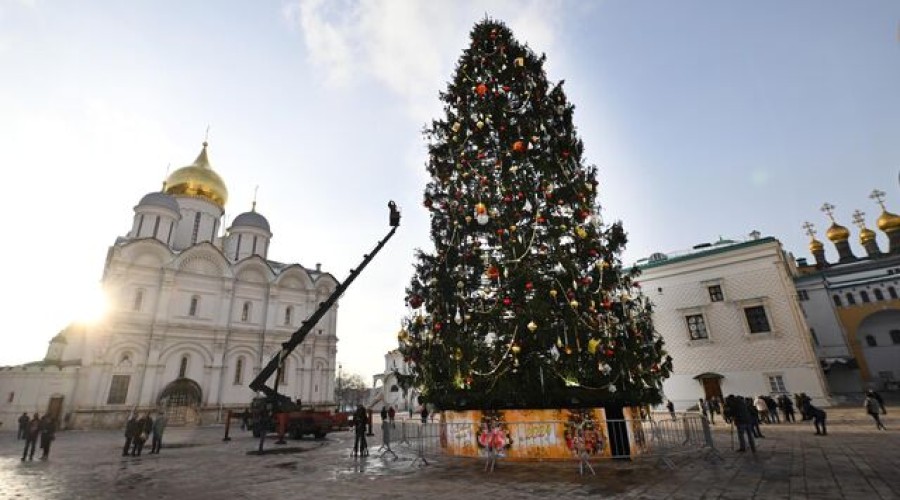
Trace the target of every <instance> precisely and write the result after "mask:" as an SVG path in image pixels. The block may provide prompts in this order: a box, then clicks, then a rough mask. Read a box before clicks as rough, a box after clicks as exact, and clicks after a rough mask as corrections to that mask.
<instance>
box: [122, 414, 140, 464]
mask: <svg viewBox="0 0 900 500" xmlns="http://www.w3.org/2000/svg"><path fill="white" fill-rule="evenodd" d="M137 435H138V424H137V415H135V414H134V413H132V414H131V417H129V418H128V421H127V422H125V446H124V447H123V448H122V456H123V457H127V456H128V455H129V454H131V445H132V443H133V442H134V438H135V436H137Z"/></svg>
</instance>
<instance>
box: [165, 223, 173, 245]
mask: <svg viewBox="0 0 900 500" xmlns="http://www.w3.org/2000/svg"><path fill="white" fill-rule="evenodd" d="M173 229H175V223H174V222H169V236H168V237H166V245H170V244H172V230H173Z"/></svg>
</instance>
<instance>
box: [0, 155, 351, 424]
mask: <svg viewBox="0 0 900 500" xmlns="http://www.w3.org/2000/svg"><path fill="white" fill-rule="evenodd" d="M227 198H228V191H227V188H226V186H225V184H224V182H223V181H222V179H221V178H220V177H219V175H218V174H217V173H216V172H215V171H214V170H213V169H212V167H211V166H210V163H209V159H208V156H207V144H206V143H204V144H203V149H202V150H201V152H200V154H199V155H198V156H197V159H196V160H195V161H194V162H193V163H192V164H190V165H188V166H185V167H183V168H180V169H178V170H176V171H174V172H173V173H172V174H171V175H169V177H168V178H167V179H166V182H165V184H164V186H163V190H162V191H160V192H152V193H149V194H147V195H146V196H144V197H143V198H142V199H141V200H140V202H139V203H138V204H137V205H136V206H135V207H134V219H133V223H132V226H131V229H130V231H128V233H127V234H126V235H125V236H124V237H119V238H118V239H117V240H116V242H115V243H114V244H113V245H112V246H111V247H110V249H109V251H108V253H107V256H106V264H105V266H104V269H103V276H102V286H103V289H104V292H105V294H106V296H107V297H108V298H109V299H110V301H111V303H110V308H109V311H108V313H107V314H106V316H105V317H104V318H103V319H102V320H101V321H99V322H97V323H95V324H92V325H72V326H70V327H68V328H66V329H65V330H63V331H62V332H60V333H59V334H58V335H57V336H56V337H54V338H53V339H52V340H51V341H50V346H49V348H48V350H47V355H46V357H45V359H44V360H42V361H38V362H34V363H28V364H26V365H22V366H14V367H2V368H0V394H2V395H3V397H4V399H5V403H6V404H4V405H3V406H2V409H0V421H2V423H3V428H4V429H14V428H15V427H16V424H15V420H16V418H17V417H18V416H19V415H21V413H22V412H28V413H29V414H30V413H34V412H39V413H41V414H44V413H45V412H49V413H52V414H54V415H55V416H56V417H57V418H58V419H59V421H60V422H61V425H62V427H63V428H101V427H116V426H121V425H122V424H123V422H124V420H125V419H126V418H127V416H128V415H129V414H130V413H131V412H133V411H138V412H142V411H148V410H157V409H160V410H163V411H166V412H167V414H168V415H169V418H170V422H172V423H174V424H179V423H181V424H195V423H209V422H214V421H221V420H222V419H223V418H224V416H225V411H226V410H228V409H234V408H244V407H246V406H247V405H248V404H249V402H250V400H251V398H252V397H253V396H254V393H253V392H252V391H251V390H250V389H249V388H248V387H247V386H248V384H249V382H250V381H251V380H252V379H253V377H254V376H255V375H256V373H258V372H259V371H260V370H261V368H262V366H264V365H265V364H266V363H267V362H268V361H269V359H270V358H271V357H272V356H273V355H274V354H275V353H276V352H278V350H279V349H280V347H281V344H282V343H283V342H285V341H287V340H288V339H289V338H290V336H291V334H292V333H293V332H294V331H296V330H297V329H298V328H299V327H300V325H301V324H302V322H303V320H304V319H305V318H307V317H308V316H310V315H311V314H312V313H313V312H314V311H315V310H316V308H317V307H318V304H319V303H320V302H323V301H325V300H326V299H327V298H328V297H329V295H331V293H332V292H333V291H334V290H335V289H336V288H337V286H338V282H337V281H336V280H335V279H334V277H333V276H331V275H330V274H328V273H326V272H323V271H322V270H321V269H320V266H319V265H316V266H315V268H314V269H308V268H306V267H303V266H301V265H299V264H287V263H281V262H276V261H273V260H270V259H269V258H268V252H269V245H270V242H271V239H272V232H271V229H270V227H269V222H268V220H266V218H265V217H263V216H262V215H261V214H259V213H258V212H256V210H255V208H256V207H255V202H254V204H253V208H252V209H251V210H250V211H249V212H245V213H242V214H240V215H238V216H237V217H235V218H234V220H233V221H232V223H231V224H230V226H229V227H227V228H226V229H225V230H224V231H223V230H222V221H223V216H224V210H225V203H226V202H227ZM337 310H338V306H337V304H335V305H334V306H333V307H332V309H331V310H330V311H329V312H328V313H327V314H326V315H325V316H324V317H323V318H322V319H321V320H320V321H319V323H318V324H317V325H316V327H315V328H314V329H313V330H312V332H311V333H310V335H309V336H308V337H307V338H306V340H305V341H304V342H303V343H302V344H301V345H300V346H299V347H298V348H297V349H296V350H294V352H293V353H292V354H291V355H290V356H289V357H288V358H286V359H285V361H284V365H283V366H284V368H283V370H282V371H281V372H279V375H278V376H279V377H280V379H279V381H278V382H279V392H281V393H282V394H285V395H287V396H290V397H291V398H292V399H296V398H301V399H302V401H303V402H304V404H331V403H332V402H333V400H334V383H335V366H336V364H335V359H336V353H337V337H336V335H335V332H336V323H337ZM271 383H274V380H273V381H270V385H271Z"/></svg>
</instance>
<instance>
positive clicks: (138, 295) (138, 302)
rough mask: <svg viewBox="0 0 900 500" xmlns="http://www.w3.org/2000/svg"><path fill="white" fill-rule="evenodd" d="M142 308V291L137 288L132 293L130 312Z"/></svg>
mask: <svg viewBox="0 0 900 500" xmlns="http://www.w3.org/2000/svg"><path fill="white" fill-rule="evenodd" d="M143 307H144V289H143V288H138V289H137V290H136V291H135V292H134V303H133V304H131V310H132V311H140V310H141V308H143Z"/></svg>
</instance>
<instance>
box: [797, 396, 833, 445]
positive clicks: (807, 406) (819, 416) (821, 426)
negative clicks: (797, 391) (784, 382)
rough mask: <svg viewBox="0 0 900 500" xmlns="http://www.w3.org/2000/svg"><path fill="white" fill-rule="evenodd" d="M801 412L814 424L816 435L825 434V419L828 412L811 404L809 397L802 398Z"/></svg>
mask: <svg viewBox="0 0 900 500" xmlns="http://www.w3.org/2000/svg"><path fill="white" fill-rule="evenodd" d="M803 413H804V414H805V415H807V416H808V417H809V418H811V419H812V421H813V425H815V426H816V435H820V436H827V435H828V429H826V428H825V419H826V418H827V417H828V414H827V413H825V410H823V409H821V408H817V407H815V406H813V404H812V402H811V400H810V399H809V398H805V399H804V400H803Z"/></svg>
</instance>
